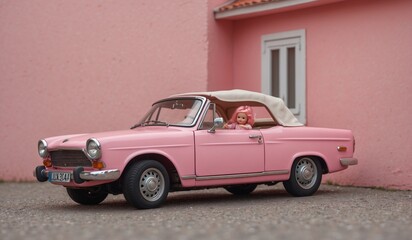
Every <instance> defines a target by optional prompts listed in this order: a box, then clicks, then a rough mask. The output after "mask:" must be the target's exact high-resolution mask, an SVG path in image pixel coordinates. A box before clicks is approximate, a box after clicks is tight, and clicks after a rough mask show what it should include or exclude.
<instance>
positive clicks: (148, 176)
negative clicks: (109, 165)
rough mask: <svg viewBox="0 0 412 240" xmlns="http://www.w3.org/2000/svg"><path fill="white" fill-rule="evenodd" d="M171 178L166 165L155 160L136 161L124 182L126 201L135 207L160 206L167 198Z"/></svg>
mask: <svg viewBox="0 0 412 240" xmlns="http://www.w3.org/2000/svg"><path fill="white" fill-rule="evenodd" d="M169 188H170V180H169V175H168V173H167V171H166V169H165V167H164V166H163V165H162V164H161V163H159V162H157V161H153V160H145V161H141V162H137V163H134V164H133V165H132V166H131V167H130V168H129V170H128V171H127V173H126V175H125V178H124V182H123V194H124V197H125V198H126V201H127V202H128V203H129V204H131V205H133V206H134V207H135V208H139V209H148V208H156V207H159V206H160V205H161V204H162V203H163V202H164V200H165V199H166V198H167V194H168V193H169Z"/></svg>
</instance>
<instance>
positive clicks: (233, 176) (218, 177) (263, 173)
mask: <svg viewBox="0 0 412 240" xmlns="http://www.w3.org/2000/svg"><path fill="white" fill-rule="evenodd" d="M284 174H289V170H277V171H269V172H259V173H242V174H229V175H215V176H204V177H197V176H195V175H187V176H183V177H182V179H183V180H191V179H195V180H196V181H206V180H220V179H233V178H249V177H263V176H272V175H284Z"/></svg>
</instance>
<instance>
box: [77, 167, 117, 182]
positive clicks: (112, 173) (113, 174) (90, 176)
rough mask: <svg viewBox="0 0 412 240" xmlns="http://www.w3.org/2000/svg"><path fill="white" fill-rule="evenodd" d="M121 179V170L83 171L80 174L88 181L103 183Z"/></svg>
mask: <svg viewBox="0 0 412 240" xmlns="http://www.w3.org/2000/svg"><path fill="white" fill-rule="evenodd" d="M119 177H120V170H118V169H110V170H103V171H92V172H87V171H83V172H81V173H80V178H81V179H83V180H88V181H101V180H116V179H118V178H119Z"/></svg>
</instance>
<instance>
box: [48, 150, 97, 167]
mask: <svg viewBox="0 0 412 240" xmlns="http://www.w3.org/2000/svg"><path fill="white" fill-rule="evenodd" d="M50 155H51V160H52V164H53V166H56V167H91V166H92V163H91V161H90V160H89V159H88V158H87V157H86V155H85V154H84V152H83V151H81V150H57V151H52V152H50Z"/></svg>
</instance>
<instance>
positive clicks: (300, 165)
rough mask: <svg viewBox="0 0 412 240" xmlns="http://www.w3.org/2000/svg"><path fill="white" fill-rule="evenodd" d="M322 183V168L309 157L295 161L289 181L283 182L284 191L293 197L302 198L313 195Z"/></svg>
mask: <svg viewBox="0 0 412 240" xmlns="http://www.w3.org/2000/svg"><path fill="white" fill-rule="evenodd" d="M321 181H322V167H321V165H320V163H319V161H318V160H317V159H315V158H311V157H302V158H299V159H297V160H296V161H295V162H294V163H293V165H292V171H291V173H290V178H289V180H287V181H285V182H283V186H284V187H285V189H286V191H287V192H288V193H290V194H292V195H293V196H297V197H304V196H310V195H312V194H314V193H315V192H316V191H317V190H318V188H319V186H320V183H321Z"/></svg>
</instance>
